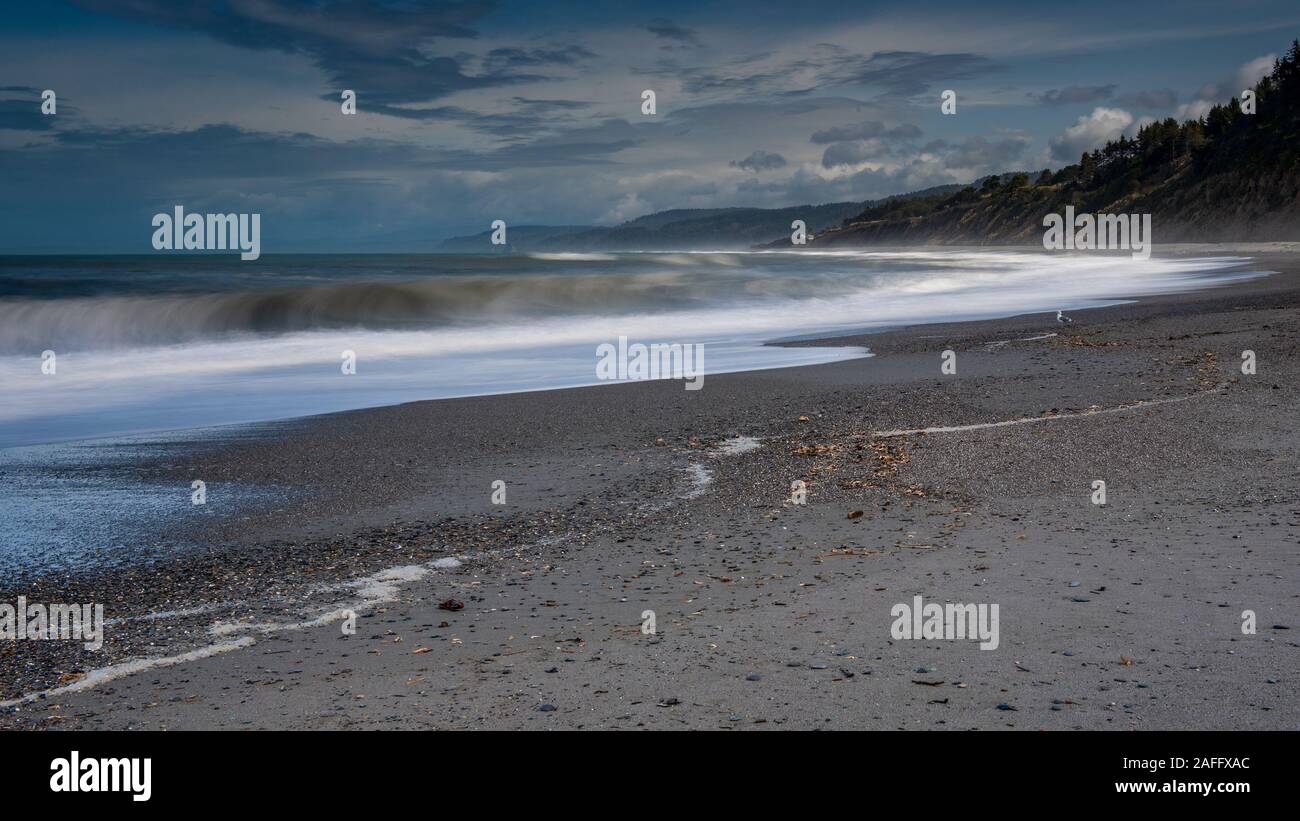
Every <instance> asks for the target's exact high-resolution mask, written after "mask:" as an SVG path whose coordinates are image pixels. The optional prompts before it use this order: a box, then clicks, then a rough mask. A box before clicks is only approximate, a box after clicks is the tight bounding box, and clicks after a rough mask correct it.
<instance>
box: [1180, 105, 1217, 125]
mask: <svg viewBox="0 0 1300 821" xmlns="http://www.w3.org/2000/svg"><path fill="white" fill-rule="evenodd" d="M1214 106H1215V103H1214V102H1212V101H1210V100H1192V101H1191V102H1190V103H1183V104H1182V105H1180V106H1178V108H1177V109H1175V110H1174V117H1175V118H1176V119H1178V120H1179V121H1180V122H1181V121H1182V120H1199V119H1201V118H1202V117H1204V116H1205V115H1207V114H1209V113H1210V109H1211V108H1214Z"/></svg>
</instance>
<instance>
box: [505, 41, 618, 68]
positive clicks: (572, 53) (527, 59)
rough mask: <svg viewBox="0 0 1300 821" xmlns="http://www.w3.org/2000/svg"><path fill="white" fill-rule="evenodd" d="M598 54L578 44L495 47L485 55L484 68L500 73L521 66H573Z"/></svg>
mask: <svg viewBox="0 0 1300 821" xmlns="http://www.w3.org/2000/svg"><path fill="white" fill-rule="evenodd" d="M596 56H597V55H596V54H595V52H592V51H590V50H588V49H586V48H584V47H582V46H578V45H571V46H561V47H557V48H532V49H523V48H494V49H492V50H491V51H489V52H488V53H487V54H485V55H483V68H484V69H485V70H487V71H489V72H494V73H499V72H505V71H507V70H508V69H512V68H519V67H520V66H546V65H564V66H571V65H574V64H576V63H579V62H581V61H583V60H590V59H593V58H595V57H596Z"/></svg>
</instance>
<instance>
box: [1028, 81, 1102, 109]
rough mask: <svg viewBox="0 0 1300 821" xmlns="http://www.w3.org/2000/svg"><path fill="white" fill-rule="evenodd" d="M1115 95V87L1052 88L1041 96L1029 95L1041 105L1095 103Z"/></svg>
mask: <svg viewBox="0 0 1300 821" xmlns="http://www.w3.org/2000/svg"><path fill="white" fill-rule="evenodd" d="M1114 93H1115V85H1114V84H1113V83H1112V84H1111V85H1104V86H1066V87H1065V88H1052V89H1048V90H1047V91H1044V92H1043V93H1041V94H1034V93H1032V92H1031V93H1030V95H1029V96H1030V97H1031V98H1033V99H1034V100H1037V101H1038V102H1039V103H1040V104H1042V105H1079V104H1085V103H1096V102H1100V101H1102V100H1105V99H1108V98H1110V97H1111V96H1112V95H1114Z"/></svg>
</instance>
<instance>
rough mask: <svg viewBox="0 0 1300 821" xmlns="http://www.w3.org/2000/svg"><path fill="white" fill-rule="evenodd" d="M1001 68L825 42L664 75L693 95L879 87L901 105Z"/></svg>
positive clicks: (984, 61)
mask: <svg viewBox="0 0 1300 821" xmlns="http://www.w3.org/2000/svg"><path fill="white" fill-rule="evenodd" d="M1000 70H1002V67H1001V66H1000V65H999V64H997V63H994V62H993V61H992V60H989V59H988V58H986V57H982V56H980V55H978V54H965V53H940V54H934V53H929V52H921V51H879V52H876V53H874V54H870V55H863V54H861V53H859V52H855V51H850V50H849V49H846V48H844V47H842V46H838V45H835V44H833V43H820V44H818V45H817V46H816V47H815V48H813V49H812V50H811V51H809V52H807V53H803V52H801V53H800V54H799V55H798V56H797V57H793V58H788V57H773V56H772V55H771V54H753V55H749V56H747V57H744V58H741V59H737V60H733V61H731V62H728V63H725V64H722V65H720V66H711V67H708V68H700V67H679V66H671V67H665V69H664V71H663V72H662V73H664V74H667V75H670V76H672V77H674V78H677V79H680V81H681V83H682V88H683V89H685V90H686V91H687V92H690V93H692V94H704V93H714V92H730V93H733V94H749V95H753V94H783V95H811V94H813V93H824V92H825V91H826V90H828V89H835V88H843V87H846V86H849V87H865V88H868V89H875V90H876V91H877V92H878V93H879V96H880V97H881V98H882V99H885V100H895V101H898V100H903V99H906V98H912V97H916V96H919V95H923V94H926V93H928V92H929V91H930V90H931V89H932V88H934V87H935V86H936V85H937V84H943V87H945V88H948V87H951V86H952V85H954V84H956V83H957V82H958V81H960V80H967V79H971V78H974V77H979V76H983V75H985V74H989V73H992V72H995V71H1000Z"/></svg>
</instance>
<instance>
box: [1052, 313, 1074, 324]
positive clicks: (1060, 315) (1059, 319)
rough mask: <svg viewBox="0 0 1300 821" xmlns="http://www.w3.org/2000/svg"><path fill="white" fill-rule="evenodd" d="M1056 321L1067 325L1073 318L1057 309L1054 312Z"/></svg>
mask: <svg viewBox="0 0 1300 821" xmlns="http://www.w3.org/2000/svg"><path fill="white" fill-rule="evenodd" d="M1056 321H1057V322H1059V323H1061V324H1062V325H1069V324H1070V323H1071V322H1073V321H1074V320H1073V319H1070V318H1069V317H1068V316H1066V315H1065V314H1063V313H1061V312H1060V311H1057V312H1056Z"/></svg>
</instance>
